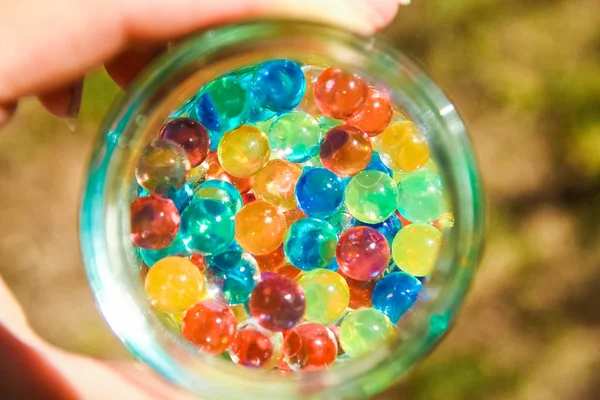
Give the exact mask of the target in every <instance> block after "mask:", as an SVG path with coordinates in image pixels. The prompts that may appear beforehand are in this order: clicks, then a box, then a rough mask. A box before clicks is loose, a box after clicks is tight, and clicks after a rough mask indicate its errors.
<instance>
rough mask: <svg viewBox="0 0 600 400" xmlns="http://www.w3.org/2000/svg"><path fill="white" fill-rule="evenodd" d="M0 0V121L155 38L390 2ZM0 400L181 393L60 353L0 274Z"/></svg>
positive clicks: (61, 107) (393, 3) (356, 17)
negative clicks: (26, 101) (28, 100)
mask: <svg viewBox="0 0 600 400" xmlns="http://www.w3.org/2000/svg"><path fill="white" fill-rule="evenodd" d="M218 4H219V5H218V6H217V5H215V2H214V1H209V0H54V1H52V2H42V1H40V0H12V1H11V0H2V2H0V125H2V123H3V122H6V121H7V120H8V119H9V118H10V117H11V115H12V114H13V112H14V110H15V108H16V105H17V102H18V101H19V99H21V98H23V97H25V96H37V97H38V98H39V99H40V101H41V103H42V104H43V105H44V107H46V108H47V109H48V110H49V111H50V112H51V113H53V114H54V115H56V116H58V117H62V118H75V117H76V116H77V113H78V110H79V104H80V101H81V91H82V83H83V76H84V75H85V74H86V72H88V71H89V70H91V69H93V68H96V67H98V66H101V65H105V67H106V69H107V71H108V73H109V74H110V75H111V76H112V77H113V79H114V80H115V82H116V83H117V84H119V85H120V86H121V87H126V86H127V84H128V83H129V82H130V81H131V80H132V79H133V78H134V77H135V76H136V74H137V73H138V72H139V71H140V70H141V69H142V68H143V67H144V65H146V63H147V62H149V61H150V60H151V59H152V58H153V57H154V56H155V55H156V54H157V53H158V52H159V51H160V50H161V49H162V47H163V45H164V43H166V42H167V41H169V40H174V39H177V38H180V37H183V36H185V35H187V34H190V33H192V32H194V31H195V30H198V29H201V28H204V27H207V26H210V25H214V24H219V23H225V22H230V21H234V20H240V19H249V18H260V17H265V18H267V17H279V18H286V17H287V18H290V17H294V18H300V19H312V20H317V21H321V22H326V23H331V24H335V25H340V26H342V27H344V28H348V29H351V30H354V31H358V32H359V33H363V34H369V33H372V32H374V31H375V30H377V29H379V28H382V27H383V26H385V25H386V24H387V23H389V22H390V21H391V19H392V18H393V17H394V15H395V14H396V11H397V5H398V0H326V1H323V0H221V1H219V2H218ZM0 394H1V397H2V398H7V399H13V398H18V399H21V398H26V399H39V398H52V399H72V398H73V399H75V398H103V399H104V398H119V399H120V398H136V399H138V398H140V399H147V398H178V399H179V398H182V397H184V396H185V395H184V394H182V393H180V392H178V391H177V390H176V389H174V388H172V387H170V386H169V385H168V384H166V383H164V382H162V381H161V380H160V379H159V378H157V377H155V376H154V375H153V373H152V372H150V371H148V370H147V369H145V367H143V366H141V365H139V364H137V363H125V364H119V365H116V364H114V363H107V362H102V361H98V360H94V359H91V358H87V357H83V356H79V355H75V354H69V353H67V352H65V351H63V350H60V349H58V348H55V347H53V346H51V345H50V344H48V343H45V342H44V341H43V340H42V339H41V338H40V337H38V336H37V335H36V334H35V332H33V330H32V329H31V327H30V326H29V325H28V323H27V320H26V318H25V316H24V314H23V312H22V310H21V308H20V306H19V304H18V302H17V301H16V299H15V298H14V296H13V295H12V294H11V293H10V291H9V289H8V287H7V286H6V285H5V284H4V282H3V281H2V279H1V278H0Z"/></svg>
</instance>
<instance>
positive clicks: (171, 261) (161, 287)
mask: <svg viewBox="0 0 600 400" xmlns="http://www.w3.org/2000/svg"><path fill="white" fill-rule="evenodd" d="M145 286H146V293H147V295H148V300H149V301H150V304H152V305H153V306H154V307H155V308H157V309H159V310H161V311H164V312H168V313H180V312H184V311H186V310H187V309H188V308H190V307H191V306H193V305H194V304H196V303H198V302H200V301H201V300H202V299H203V298H204V296H205V295H206V288H205V286H204V275H203V274H202V272H200V270H199V269H198V268H197V267H196V266H195V265H194V264H193V263H192V262H191V261H189V260H188V259H187V258H184V257H165V258H163V259H162V260H159V261H158V262H156V264H154V265H153V266H152V268H150V271H148V275H146V285H145Z"/></svg>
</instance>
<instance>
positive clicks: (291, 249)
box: [283, 218, 337, 271]
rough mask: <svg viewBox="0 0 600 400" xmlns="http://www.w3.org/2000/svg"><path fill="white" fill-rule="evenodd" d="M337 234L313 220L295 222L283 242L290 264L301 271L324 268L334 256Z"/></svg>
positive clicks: (305, 219) (324, 223)
mask: <svg viewBox="0 0 600 400" xmlns="http://www.w3.org/2000/svg"><path fill="white" fill-rule="evenodd" d="M336 242H337V234H336V232H335V230H334V229H333V227H332V226H331V225H330V224H329V223H327V222H325V221H321V220H318V219H314V218H303V219H301V220H298V221H296V222H295V223H294V224H293V225H292V226H291V227H290V229H289V230H288V232H287V234H286V235H285V239H284V241H283V250H284V251H285V255H286V256H287V258H288V260H289V262H290V264H292V265H293V266H294V267H296V268H298V269H301V270H303V271H310V270H313V269H315V268H325V267H326V266H327V265H328V264H329V263H330V262H331V260H333V257H334V256H335V245H336Z"/></svg>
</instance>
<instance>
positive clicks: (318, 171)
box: [296, 168, 345, 218]
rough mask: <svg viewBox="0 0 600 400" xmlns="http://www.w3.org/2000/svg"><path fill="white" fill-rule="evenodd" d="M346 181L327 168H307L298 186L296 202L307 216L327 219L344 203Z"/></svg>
mask: <svg viewBox="0 0 600 400" xmlns="http://www.w3.org/2000/svg"><path fill="white" fill-rule="evenodd" d="M344 189H345V185H344V181H343V180H342V178H340V177H339V176H337V175H336V174H334V173H333V172H331V171H329V170H327V169H325V168H310V169H308V168H305V169H304V170H303V173H302V176H301V177H300V179H298V183H297V184H296V200H297V201H298V206H299V207H300V209H301V210H302V211H304V213H305V214H306V215H308V216H309V217H313V218H325V217H328V216H330V215H332V214H334V213H335V212H336V211H338V210H339V209H340V207H341V206H342V204H343V203H344Z"/></svg>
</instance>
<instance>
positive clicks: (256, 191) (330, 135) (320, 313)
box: [131, 60, 452, 372]
mask: <svg viewBox="0 0 600 400" xmlns="http://www.w3.org/2000/svg"><path fill="white" fill-rule="evenodd" d="M173 115H174V116H176V117H174V118H173V119H171V120H169V121H167V122H166V123H165V125H164V126H163V127H162V128H161V129H160V131H159V132H157V137H156V140H154V141H153V142H152V143H151V144H149V145H148V147H147V148H146V149H144V151H143V152H142V153H141V155H140V158H139V161H138V166H137V169H136V180H137V182H138V184H139V186H140V189H139V191H138V193H139V197H138V198H137V199H135V200H134V201H133V203H132V205H131V240H132V241H133V243H134V244H135V245H136V246H137V247H138V248H139V255H140V258H141V259H142V261H143V266H144V269H143V271H145V288H146V292H147V296H148V300H149V302H150V304H151V305H152V307H154V308H155V309H156V310H158V311H159V312H162V313H165V314H167V315H170V316H171V318H172V320H174V321H176V324H177V326H180V329H181V333H182V336H183V337H184V338H185V339H187V340H188V341H189V342H190V343H192V344H193V345H195V346H196V347H197V348H198V349H199V350H200V351H202V352H203V353H206V354H214V355H218V354H221V353H226V354H228V358H229V359H230V360H231V361H232V362H234V363H236V364H239V365H243V366H246V367H252V368H262V369H272V368H277V369H281V370H286V371H290V370H291V371H296V372H302V371H312V370H318V369H322V368H326V367H328V366H330V365H332V364H333V363H334V362H335V361H336V360H338V359H340V358H346V357H359V356H361V355H363V354H365V353H368V352H371V351H372V350H373V349H376V348H377V347H378V346H380V345H381V344H382V342H383V341H386V340H391V339H393V338H395V337H396V336H397V334H398V332H397V329H398V328H397V327H396V325H395V324H397V323H398V322H399V321H400V320H401V319H402V318H403V317H404V316H405V315H407V314H408V313H410V309H411V308H412V307H413V305H414V304H415V302H416V301H417V300H418V298H419V295H420V293H421V291H422V288H423V283H422V281H424V277H426V276H428V275H429V274H430V273H431V271H432V268H433V267H434V263H435V259H436V257H437V253H438V248H439V245H440V242H441V237H442V232H441V230H442V228H443V227H448V226H450V225H451V221H452V217H451V213H450V211H449V210H448V207H447V204H446V199H445V195H444V187H443V183H442V180H441V179H440V177H439V175H438V174H437V170H436V168H435V165H433V164H432V161H431V160H430V159H429V146H428V143H427V141H426V139H425V137H424V136H423V135H422V134H421V132H419V129H418V127H417V125H416V124H414V123H413V122H411V121H408V120H406V119H405V118H403V117H401V114H399V113H398V112H397V111H395V110H394V109H393V105H392V102H391V101H390V99H389V97H388V96H387V95H386V94H385V90H383V89H381V88H377V87H372V86H369V85H368V84H367V83H366V82H365V81H364V80H363V79H361V78H360V77H358V76H357V75H355V74H352V73H349V72H347V71H344V70H342V69H339V68H324V67H319V66H312V65H304V66H301V65H300V64H298V63H296V62H294V61H291V60H271V61H267V62H265V63H262V64H260V65H256V66H249V67H245V68H242V69H240V70H238V71H234V72H232V73H228V74H227V75H224V76H222V77H219V78H217V79H215V80H213V81H211V82H209V83H208V84H206V85H205V86H204V87H203V88H201V89H200V90H199V92H198V94H197V95H196V96H195V97H194V99H192V100H190V101H189V102H188V103H186V106H185V108H184V109H182V110H178V111H177V112H175V113H173Z"/></svg>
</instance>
